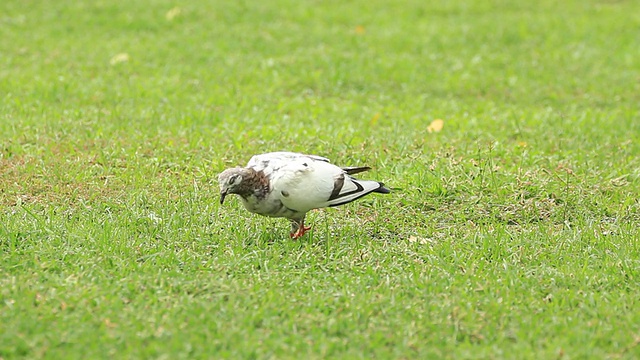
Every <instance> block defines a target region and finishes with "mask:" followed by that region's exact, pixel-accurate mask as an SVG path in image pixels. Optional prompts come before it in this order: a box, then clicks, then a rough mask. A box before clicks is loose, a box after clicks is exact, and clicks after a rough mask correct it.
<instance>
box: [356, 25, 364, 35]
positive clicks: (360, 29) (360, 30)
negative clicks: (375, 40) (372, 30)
mask: <svg viewBox="0 0 640 360" xmlns="http://www.w3.org/2000/svg"><path fill="white" fill-rule="evenodd" d="M355 30H356V34H358V35H362V34H364V33H365V29H364V26H362V25H358V26H356V29H355Z"/></svg>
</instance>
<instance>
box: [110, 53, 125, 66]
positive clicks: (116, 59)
mask: <svg viewBox="0 0 640 360" xmlns="http://www.w3.org/2000/svg"><path fill="white" fill-rule="evenodd" d="M127 61H129V54H127V53H120V54H116V55H114V56H113V57H112V58H111V61H109V63H110V64H111V65H116V64H120V63H123V62H127Z"/></svg>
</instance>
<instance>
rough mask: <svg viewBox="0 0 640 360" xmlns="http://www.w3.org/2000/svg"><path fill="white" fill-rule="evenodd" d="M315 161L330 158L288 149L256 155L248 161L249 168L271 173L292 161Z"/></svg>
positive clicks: (323, 160) (325, 160) (324, 160)
mask: <svg viewBox="0 0 640 360" xmlns="http://www.w3.org/2000/svg"><path fill="white" fill-rule="evenodd" d="M299 161H301V162H304V161H308V162H314V161H322V162H329V159H327V158H324V157H322V156H316V155H305V154H300V153H294V152H288V151H276V152H270V153H265V154H260V155H254V156H253V157H252V158H251V159H249V162H248V163H247V167H248V168H253V169H254V170H256V171H263V172H265V173H266V174H270V173H271V172H273V171H277V170H278V169H280V168H281V167H283V166H289V165H291V164H292V163H297V162H299Z"/></svg>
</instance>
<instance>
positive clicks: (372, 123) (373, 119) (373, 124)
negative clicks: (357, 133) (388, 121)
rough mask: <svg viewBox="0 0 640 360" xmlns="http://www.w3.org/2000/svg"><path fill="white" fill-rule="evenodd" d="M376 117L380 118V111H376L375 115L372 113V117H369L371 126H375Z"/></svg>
mask: <svg viewBox="0 0 640 360" xmlns="http://www.w3.org/2000/svg"><path fill="white" fill-rule="evenodd" d="M378 119H380V113H376V114H375V115H373V117H372V118H371V122H370V123H369V125H371V126H375V125H376V124H377V123H378Z"/></svg>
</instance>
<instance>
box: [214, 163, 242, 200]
mask: <svg viewBox="0 0 640 360" xmlns="http://www.w3.org/2000/svg"><path fill="white" fill-rule="evenodd" d="M245 171H246V169H243V168H232V169H227V170H225V171H223V172H221V173H220V175H218V184H220V204H222V203H224V198H225V197H226V196H227V194H238V193H239V192H240V191H241V189H242V176H243V175H244V173H245Z"/></svg>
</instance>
